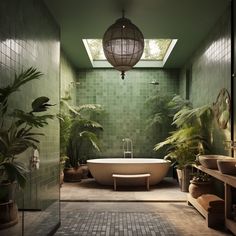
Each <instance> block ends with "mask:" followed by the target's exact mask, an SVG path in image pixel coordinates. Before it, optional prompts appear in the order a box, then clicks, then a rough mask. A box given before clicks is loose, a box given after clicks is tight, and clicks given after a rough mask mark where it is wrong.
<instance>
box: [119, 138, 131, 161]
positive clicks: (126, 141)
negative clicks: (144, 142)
mask: <svg viewBox="0 0 236 236" xmlns="http://www.w3.org/2000/svg"><path fill="white" fill-rule="evenodd" d="M122 141H123V152H124V158H126V157H127V156H128V157H130V158H133V143H132V140H131V139H130V138H123V139H122Z"/></svg>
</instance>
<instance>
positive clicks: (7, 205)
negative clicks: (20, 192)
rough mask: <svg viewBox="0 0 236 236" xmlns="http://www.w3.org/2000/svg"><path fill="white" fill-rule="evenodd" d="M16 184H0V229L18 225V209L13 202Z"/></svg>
mask: <svg viewBox="0 0 236 236" xmlns="http://www.w3.org/2000/svg"><path fill="white" fill-rule="evenodd" d="M15 191H16V182H14V183H1V184H0V229H4V228H8V227H11V226H13V225H15V224H17V223H18V209H17V205H16V203H15V202H14V199H15Z"/></svg>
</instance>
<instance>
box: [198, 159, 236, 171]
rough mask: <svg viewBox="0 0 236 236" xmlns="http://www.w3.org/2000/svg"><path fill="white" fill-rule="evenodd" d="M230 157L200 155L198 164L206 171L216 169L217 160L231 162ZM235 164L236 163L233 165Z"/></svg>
mask: <svg viewBox="0 0 236 236" xmlns="http://www.w3.org/2000/svg"><path fill="white" fill-rule="evenodd" d="M232 159H233V158H232V157H229V156H223V155H200V156H199V157H198V160H199V162H200V164H201V165H202V166H204V167H206V168H208V169H215V170H217V169H218V165H217V160H232ZM235 164H236V163H235Z"/></svg>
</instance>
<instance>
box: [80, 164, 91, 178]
mask: <svg viewBox="0 0 236 236" xmlns="http://www.w3.org/2000/svg"><path fill="white" fill-rule="evenodd" d="M79 168H80V169H81V170H82V179H87V178H88V174H89V169H88V166H87V165H85V164H81V166H80V167H79Z"/></svg>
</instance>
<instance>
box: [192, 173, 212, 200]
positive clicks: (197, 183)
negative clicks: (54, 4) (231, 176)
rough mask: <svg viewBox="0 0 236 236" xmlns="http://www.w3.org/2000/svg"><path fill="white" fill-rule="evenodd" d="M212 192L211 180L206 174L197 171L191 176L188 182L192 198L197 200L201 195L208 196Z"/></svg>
mask: <svg viewBox="0 0 236 236" xmlns="http://www.w3.org/2000/svg"><path fill="white" fill-rule="evenodd" d="M212 192H213V188H212V178H211V176H209V175H208V174H206V173H204V172H202V171H197V172H195V173H193V174H192V180H190V185H189V193H190V194H191V196H192V197H193V198H198V197H200V196H201V195H202V194H209V193H212Z"/></svg>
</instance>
